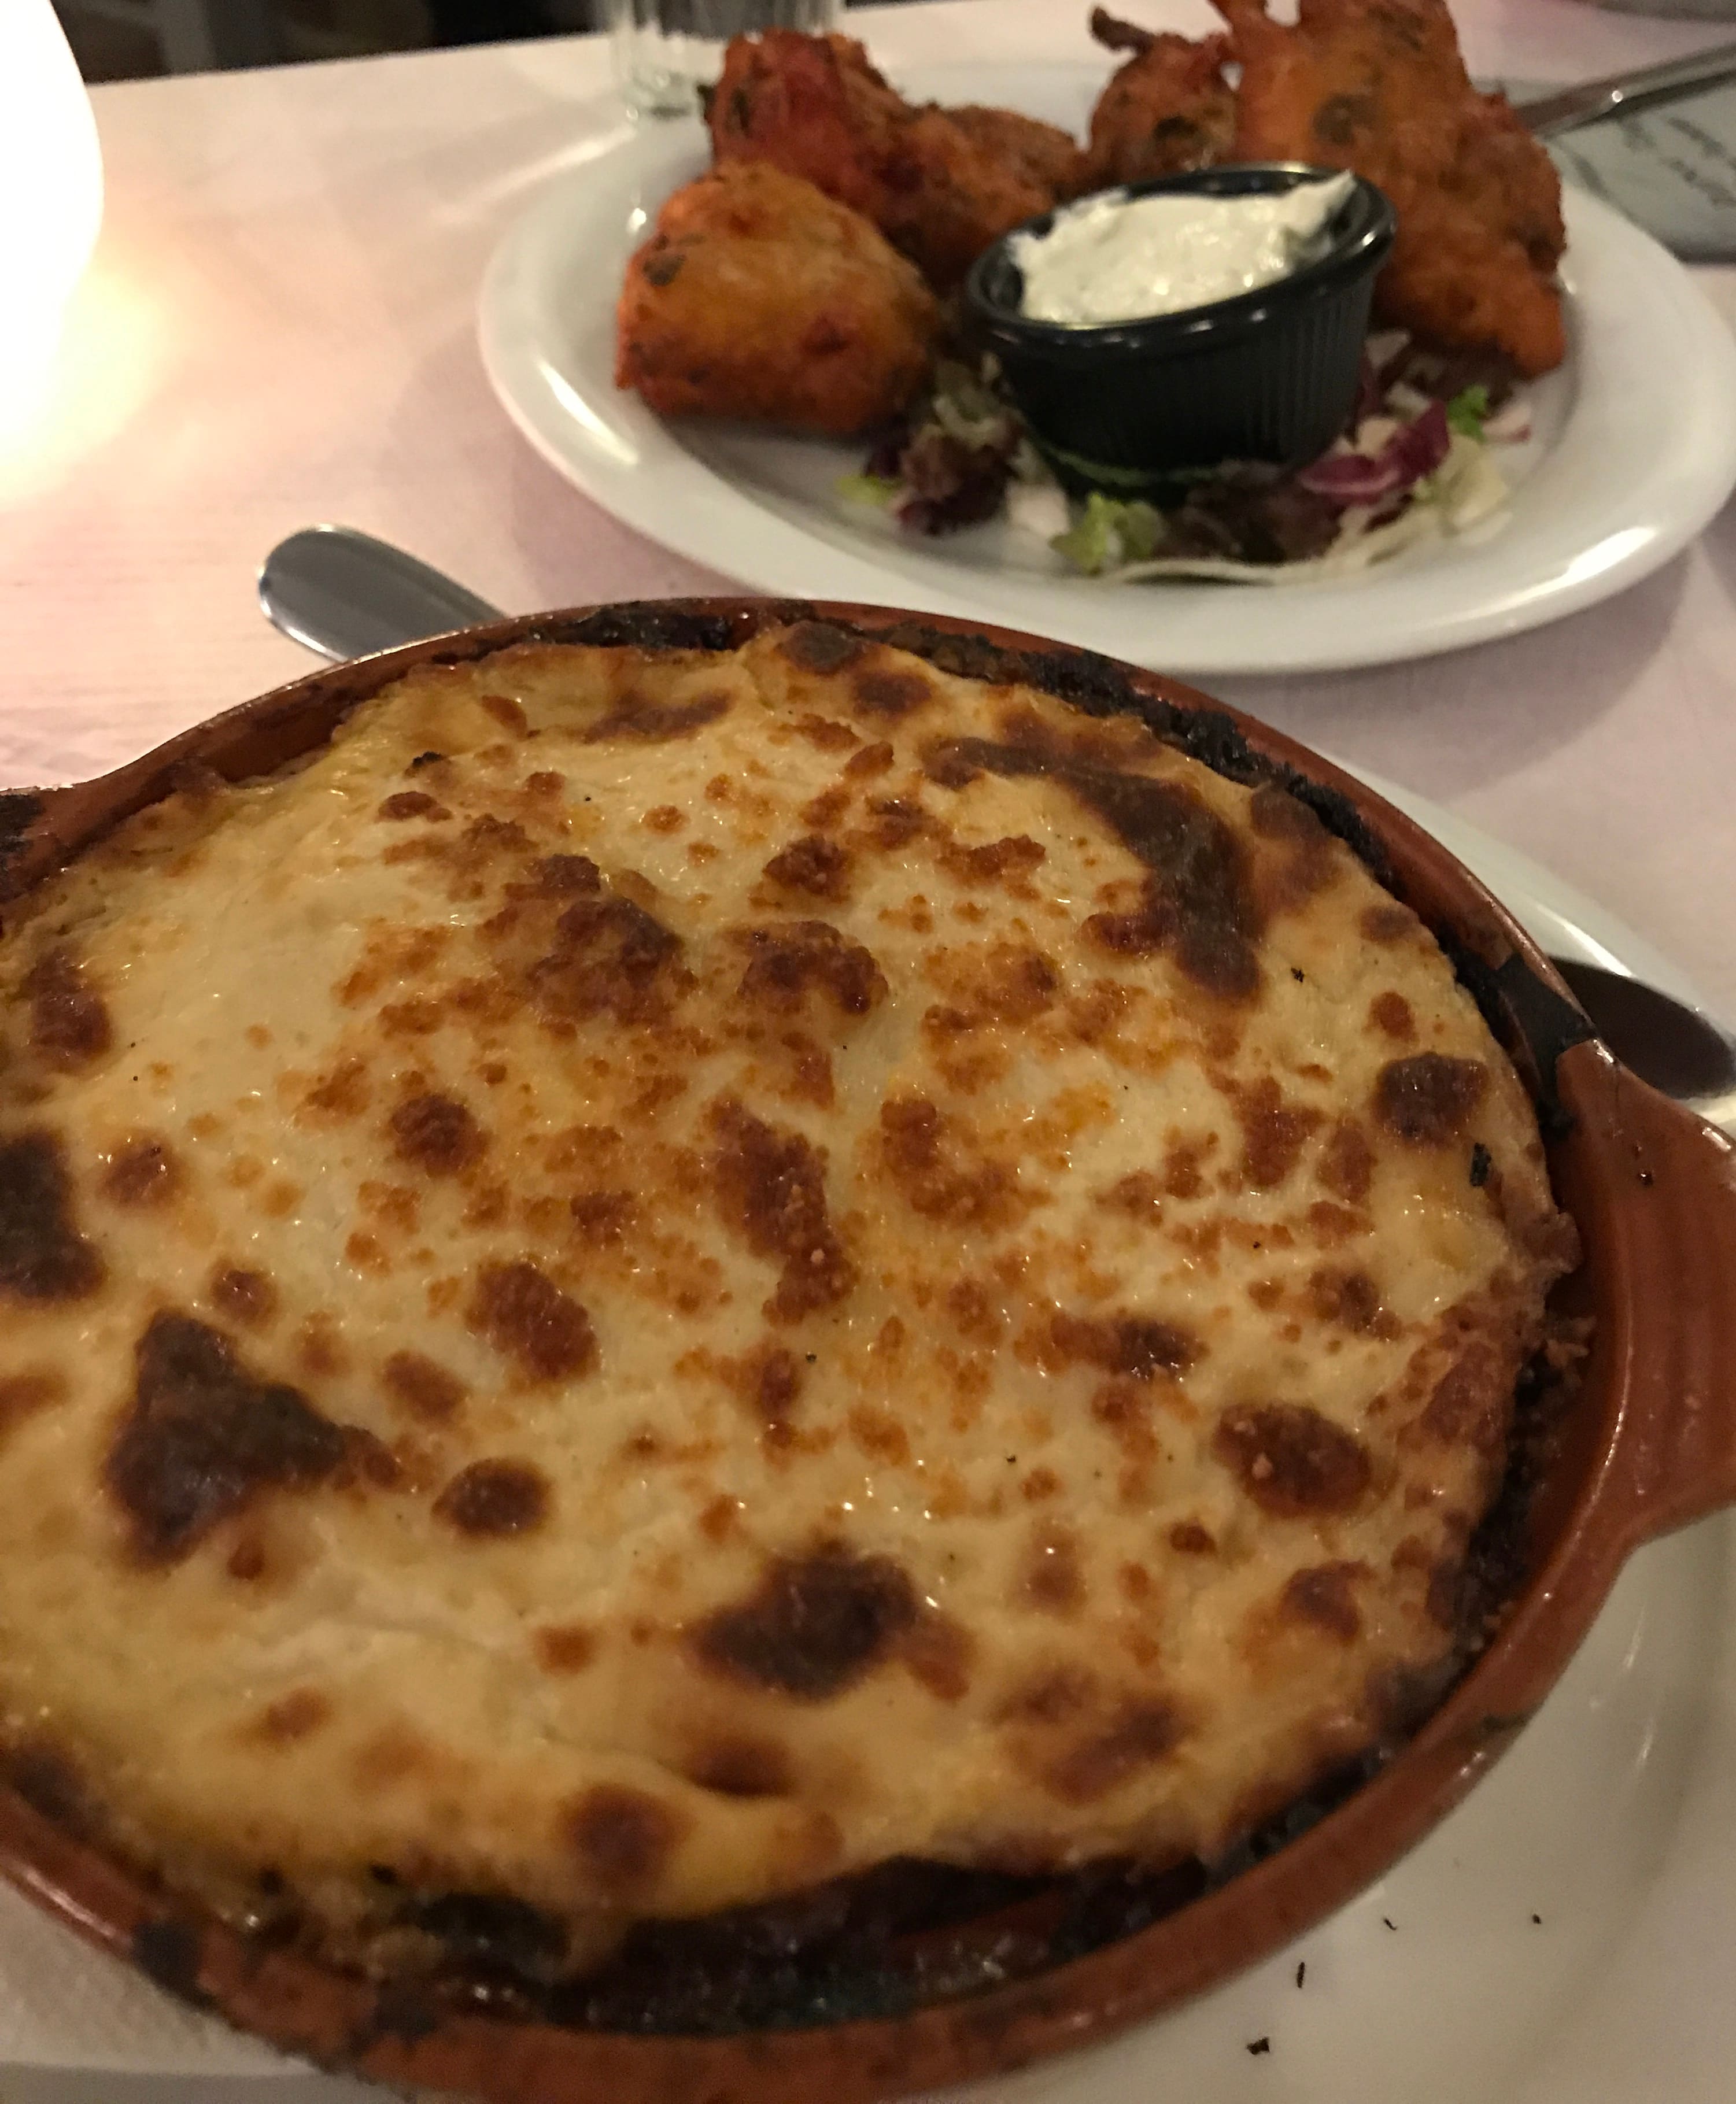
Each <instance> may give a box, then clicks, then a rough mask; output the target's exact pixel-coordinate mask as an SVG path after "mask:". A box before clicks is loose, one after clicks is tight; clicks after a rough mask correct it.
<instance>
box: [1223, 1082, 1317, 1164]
mask: <svg viewBox="0 0 1736 2104" xmlns="http://www.w3.org/2000/svg"><path fill="white" fill-rule="evenodd" d="M1237 1108H1238V1112H1239V1114H1240V1117H1241V1121H1242V1163H1241V1170H1242V1175H1243V1180H1244V1181H1245V1182H1247V1183H1248V1184H1252V1186H1253V1188H1254V1189H1255V1190H1256V1191H1270V1190H1273V1189H1275V1188H1276V1187H1277V1186H1278V1185H1279V1184H1282V1183H1283V1182H1284V1181H1285V1179H1287V1177H1288V1175H1289V1174H1290V1172H1291V1170H1292V1169H1294V1168H1295V1166H1296V1162H1297V1161H1298V1160H1299V1159H1300V1157H1301V1152H1302V1149H1303V1148H1304V1147H1305V1145H1306V1144H1307V1143H1308V1138H1309V1135H1310V1133H1312V1132H1313V1131H1314V1129H1315V1127H1316V1126H1319V1123H1320V1122H1321V1114H1320V1112H1319V1111H1316V1110H1310V1109H1307V1108H1304V1107H1302V1106H1300V1105H1298V1104H1295V1103H1286V1102H1285V1101H1284V1099H1283V1091H1282V1090H1280V1089H1279V1085H1278V1084H1277V1082H1276V1081H1274V1080H1273V1079H1272V1077H1270V1075H1267V1076H1266V1077H1265V1078H1264V1079H1262V1080H1261V1081H1255V1082H1253V1083H1252V1085H1250V1086H1249V1087H1247V1088H1245V1089H1243V1090H1240V1091H1239V1092H1238V1103H1237Z"/></svg>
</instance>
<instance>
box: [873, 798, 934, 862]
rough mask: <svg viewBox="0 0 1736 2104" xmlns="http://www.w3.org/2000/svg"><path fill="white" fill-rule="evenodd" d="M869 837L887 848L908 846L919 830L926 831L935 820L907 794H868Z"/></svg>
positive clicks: (878, 845)
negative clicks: (869, 795)
mask: <svg viewBox="0 0 1736 2104" xmlns="http://www.w3.org/2000/svg"><path fill="white" fill-rule="evenodd" d="M868 817H869V820H870V823H869V826H868V839H869V840H871V841H872V843H873V845H875V846H876V847H877V848H885V849H888V850H889V851H890V850H895V849H899V848H902V847H908V845H909V844H910V842H911V841H912V840H914V839H915V838H916V836H917V834H918V833H926V831H928V830H929V828H930V827H931V826H932V825H933V823H934V820H933V819H932V818H930V815H929V814H928V813H927V812H926V811H925V810H924V809H923V808H922V805H920V804H919V803H917V802H916V801H915V800H914V799H913V798H911V797H908V796H871V797H870V798H869V799H868Z"/></svg>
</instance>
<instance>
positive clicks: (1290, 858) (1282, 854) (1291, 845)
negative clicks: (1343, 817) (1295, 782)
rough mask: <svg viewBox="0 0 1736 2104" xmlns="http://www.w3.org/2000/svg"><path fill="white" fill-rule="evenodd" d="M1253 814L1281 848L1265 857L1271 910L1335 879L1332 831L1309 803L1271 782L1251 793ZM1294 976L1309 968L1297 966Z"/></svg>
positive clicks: (1262, 882)
mask: <svg viewBox="0 0 1736 2104" xmlns="http://www.w3.org/2000/svg"><path fill="white" fill-rule="evenodd" d="M1247 816H1248V822H1249V824H1250V825H1251V826H1252V828H1253V830H1254V831H1255V832H1256V834H1258V835H1259V836H1260V837H1261V839H1262V840H1270V841H1271V842H1272V843H1273V845H1274V846H1275V847H1276V848H1278V849H1279V854H1278V855H1277V856H1276V857H1275V858H1267V859H1266V860H1265V862H1264V863H1263V864H1262V866H1261V870H1260V871H1259V875H1258V879H1257V889H1258V891H1259V894H1260V898H1261V904H1262V905H1263V906H1264V907H1265V910H1266V911H1267V912H1285V911H1287V910H1288V909H1292V908H1294V907H1299V906H1302V905H1305V903H1307V901H1308V900H1309V899H1310V898H1312V897H1313V896H1314V894H1315V893H1316V892H1318V891H1323V890H1324V889H1326V887H1327V886H1328V885H1329V884H1331V883H1332V880H1333V879H1334V878H1335V877H1336V876H1337V873H1338V863H1337V856H1336V855H1335V854H1334V852H1333V848H1332V835H1331V834H1330V833H1329V832H1328V831H1327V829H1326V827H1324V826H1323V825H1322V824H1321V822H1320V821H1319V818H1318V817H1317V816H1316V815H1315V814H1314V812H1312V811H1311V810H1310V809H1309V808H1308V806H1307V805H1305V804H1304V803H1301V801H1299V800H1298V799H1297V798H1296V797H1294V796H1291V795H1290V793H1289V792H1288V791H1287V790H1283V789H1280V788H1279V787H1278V786H1277V785H1276V783H1274V782H1267V783H1265V785H1264V786H1263V787H1261V788H1258V789H1256V791H1254V793H1253V795H1252V796H1251V797H1250V798H1249V799H1248V806H1247ZM1292 977H1294V978H1298V979H1300V978H1302V977H1303V974H1301V972H1299V971H1295V970H1293V969H1292Z"/></svg>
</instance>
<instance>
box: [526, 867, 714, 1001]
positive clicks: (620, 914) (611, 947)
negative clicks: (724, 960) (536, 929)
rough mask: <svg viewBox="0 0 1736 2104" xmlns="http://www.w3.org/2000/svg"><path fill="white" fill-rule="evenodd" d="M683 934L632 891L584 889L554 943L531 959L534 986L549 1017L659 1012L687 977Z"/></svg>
mask: <svg viewBox="0 0 1736 2104" xmlns="http://www.w3.org/2000/svg"><path fill="white" fill-rule="evenodd" d="M680 958H681V938H680V937H679V936H678V935H676V934H674V933H673V932H672V930H671V929H667V928H666V927H664V925H663V923H662V921H658V919H656V918H655V917H654V916H653V915H652V914H649V913H648V912H646V911H645V908H644V907H642V906H637V905H635V903H633V901H632V900H631V899H630V898H618V897H616V896H614V894H606V895H598V896H596V897H581V898H577V899H575V900H574V902H573V904H572V905H570V906H569V907H567V909H566V911H565V912H564V913H563V914H562V915H561V916H560V919H559V920H558V921H556V924H555V938H554V944H553V947H551V949H550V950H549V951H548V952H547V954H546V955H545V956H541V957H539V958H538V960H537V961H536V962H535V963H534V964H533V965H532V966H531V967H530V971H529V983H530V990H531V993H532V995H533V998H534V999H535V1001H536V1002H537V1005H538V1007H539V1008H540V1009H541V1010H542V1014H543V1015H544V1017H545V1019H547V1020H548V1021H550V1022H552V1023H571V1022H582V1021H584V1020H585V1019H587V1018H588V1017H591V1016H594V1015H611V1016H613V1017H614V1019H615V1021H616V1022H617V1023H648V1022H653V1021H655V1020H656V1019H658V1017H660V1016H661V1015H662V1014H663V1012H664V1011H665V1010H666V1009H667V1005H668V999H669V996H671V995H672V993H674V992H676V990H677V989H678V987H679V986H680V984H681V971H680Z"/></svg>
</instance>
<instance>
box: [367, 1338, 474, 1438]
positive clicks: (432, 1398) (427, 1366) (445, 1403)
mask: <svg viewBox="0 0 1736 2104" xmlns="http://www.w3.org/2000/svg"><path fill="white" fill-rule="evenodd" d="M380 1379H381V1382H382V1384H383V1386H384V1387H385V1389H386V1393H387V1394H388V1395H389V1396H390V1397H391V1398H392V1400H393V1401H394V1402H398V1403H401V1404H402V1405H403V1406H404V1409H405V1410H407V1411H408V1412H409V1414H410V1415H411V1416H412V1417H415V1418H419V1419H421V1420H422V1423H423V1424H444V1423H445V1422H446V1420H448V1419H449V1418H450V1417H451V1416H453V1415H454V1413H455V1412H456V1411H457V1409H458V1407H459V1406H460V1405H461V1404H462V1402H463V1401H464V1398H465V1397H466V1395H467V1394H468V1393H470V1391H469V1389H466V1386H465V1385H464V1383H463V1382H462V1381H461V1380H459V1379H458V1377H457V1375H456V1374H453V1373H449V1372H448V1371H447V1370H446V1369H445V1367H444V1366H440V1365H438V1364H436V1363H435V1361H434V1360H432V1359H431V1358H426V1357H424V1356H423V1354H422V1353H420V1352H394V1353H392V1355H391V1357H390V1358H389V1359H388V1360H387V1361H386V1364H385V1365H384V1366H382V1368H381V1369H380Z"/></svg>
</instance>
